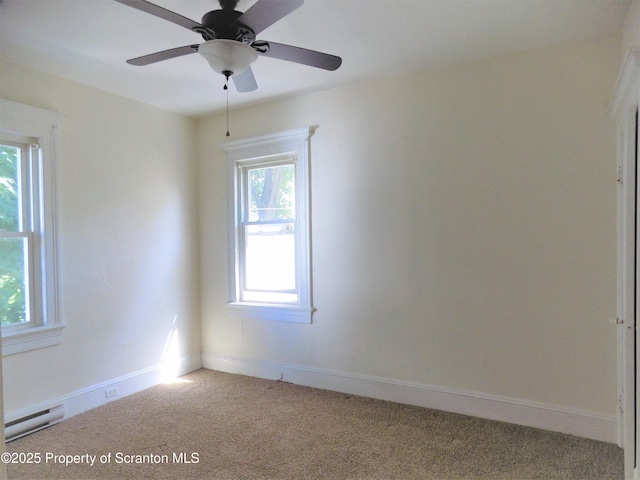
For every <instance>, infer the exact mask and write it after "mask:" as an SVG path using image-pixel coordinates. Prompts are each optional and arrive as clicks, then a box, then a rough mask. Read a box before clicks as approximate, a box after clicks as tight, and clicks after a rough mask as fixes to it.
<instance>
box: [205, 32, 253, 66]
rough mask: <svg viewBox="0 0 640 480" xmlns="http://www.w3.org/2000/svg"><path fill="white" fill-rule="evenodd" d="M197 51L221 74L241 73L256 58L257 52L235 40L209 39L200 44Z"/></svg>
mask: <svg viewBox="0 0 640 480" xmlns="http://www.w3.org/2000/svg"><path fill="white" fill-rule="evenodd" d="M198 52H199V53H200V55H202V56H203V57H204V58H205V59H206V60H207V62H209V65H210V66H211V68H212V69H213V70H214V71H215V72H217V73H221V74H223V72H231V73H232V74H239V73H242V72H244V71H245V70H246V69H247V67H248V66H249V65H250V64H251V63H253V62H255V61H256V60H257V59H258V54H257V53H256V52H255V50H254V49H253V48H251V47H250V46H249V45H245V44H244V43H241V42H238V41H236V40H226V39H215V40H209V41H207V42H204V43H203V44H201V45H200V47H199V48H198Z"/></svg>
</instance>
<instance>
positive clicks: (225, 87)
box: [224, 76, 231, 137]
mask: <svg viewBox="0 0 640 480" xmlns="http://www.w3.org/2000/svg"><path fill="white" fill-rule="evenodd" d="M228 84H229V77H228V76H227V78H226V80H225V81H224V89H225V90H226V91H227V134H226V136H227V137H228V136H229V135H231V134H230V133H229V85H228Z"/></svg>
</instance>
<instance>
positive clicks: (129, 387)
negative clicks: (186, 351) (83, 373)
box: [4, 355, 202, 424]
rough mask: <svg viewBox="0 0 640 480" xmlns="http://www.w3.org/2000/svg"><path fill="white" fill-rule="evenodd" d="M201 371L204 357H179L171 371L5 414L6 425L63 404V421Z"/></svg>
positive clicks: (154, 370) (133, 376)
mask: <svg viewBox="0 0 640 480" xmlns="http://www.w3.org/2000/svg"><path fill="white" fill-rule="evenodd" d="M199 368H202V363H201V358H200V356H199V355H190V356H184V357H182V358H180V363H179V364H177V365H171V367H170V369H169V370H170V371H168V370H167V367H166V365H156V366H153V367H150V368H146V369H144V370H139V371H137V372H133V373H130V374H128V375H123V376H122V377H118V378H114V379H111V380H107V381H105V382H100V383H97V384H95V385H91V386H89V387H86V388H83V389H80V390H76V391H75V392H71V393H69V394H66V395H62V396H60V397H57V398H52V399H50V400H47V401H46V402H42V403H39V404H37V405H32V406H30V407H27V408H23V409H20V410H18V411H14V412H9V413H5V416H4V422H5V424H6V423H9V422H12V421H14V420H16V419H18V418H22V417H25V416H28V415H32V414H34V413H36V412H40V411H43V410H46V409H48V408H51V407H53V406H56V405H61V404H64V419H67V418H70V417H72V416H74V415H77V414H79V413H82V412H86V411H87V410H91V409H92V408H96V407H99V406H101V405H104V404H106V403H108V402H111V401H113V400H117V399H119V398H123V397H126V396H127V395H131V394H132V393H137V392H140V391H142V390H145V389H147V388H149V387H153V386H154V385H158V384H159V383H162V382H164V381H167V379H170V378H175V377H176V376H180V375H185V374H187V373H189V372H193V371H194V370H198V369H199ZM114 388H117V392H118V393H117V394H116V395H115V396H113V397H109V398H107V396H106V391H107V389H114Z"/></svg>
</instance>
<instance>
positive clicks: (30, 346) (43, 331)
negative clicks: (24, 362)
mask: <svg viewBox="0 0 640 480" xmlns="http://www.w3.org/2000/svg"><path fill="white" fill-rule="evenodd" d="M65 327H66V325H52V326H46V327H36V328H29V329H25V330H17V331H13V332H7V333H3V334H2V356H3V357H6V356H8V355H15V354H16V353H23V352H28V351H30V350H37V349H39V348H45V347H52V346H54V345H60V344H61V343H62V331H63V330H64V328H65Z"/></svg>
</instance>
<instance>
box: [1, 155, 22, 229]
mask: <svg viewBox="0 0 640 480" xmlns="http://www.w3.org/2000/svg"><path fill="white" fill-rule="evenodd" d="M19 165H20V148H18V147H13V146H11V145H2V144H0V230H4V231H10V232H16V231H18V230H19V226H20V202H19V190H20V180H19Z"/></svg>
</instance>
